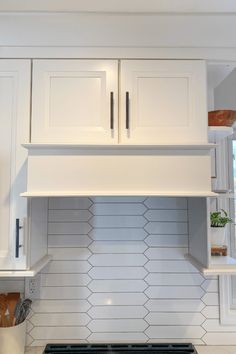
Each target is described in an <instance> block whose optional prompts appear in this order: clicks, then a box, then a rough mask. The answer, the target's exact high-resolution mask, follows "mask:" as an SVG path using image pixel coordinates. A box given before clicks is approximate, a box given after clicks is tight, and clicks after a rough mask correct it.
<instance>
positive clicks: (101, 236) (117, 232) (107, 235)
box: [88, 227, 148, 241]
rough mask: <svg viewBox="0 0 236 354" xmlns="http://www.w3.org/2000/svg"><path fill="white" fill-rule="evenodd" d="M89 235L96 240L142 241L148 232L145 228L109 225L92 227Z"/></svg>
mask: <svg viewBox="0 0 236 354" xmlns="http://www.w3.org/2000/svg"><path fill="white" fill-rule="evenodd" d="M88 235H89V237H91V239H93V240H96V241H141V240H144V239H145V238H146V237H147V235H148V233H147V232H146V231H145V230H144V229H143V228H132V227H128V228H125V227H120V228H112V227H109V228H99V229H92V230H91V231H90V232H89V234H88Z"/></svg>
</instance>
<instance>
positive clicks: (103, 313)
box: [88, 305, 148, 318]
mask: <svg viewBox="0 0 236 354" xmlns="http://www.w3.org/2000/svg"><path fill="white" fill-rule="evenodd" d="M147 313H148V311H147V309H145V307H143V306H134V305H131V306H93V307H91V308H90V309H89V311H88V314H89V316H90V317H92V318H144V317H145V316H146V314H147Z"/></svg>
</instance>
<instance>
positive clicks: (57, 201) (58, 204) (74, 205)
mask: <svg viewBox="0 0 236 354" xmlns="http://www.w3.org/2000/svg"><path fill="white" fill-rule="evenodd" d="M91 205H92V202H91V200H89V198H85V197H77V198H73V197H71V198H49V209H88V208H89V207H90V206H91Z"/></svg>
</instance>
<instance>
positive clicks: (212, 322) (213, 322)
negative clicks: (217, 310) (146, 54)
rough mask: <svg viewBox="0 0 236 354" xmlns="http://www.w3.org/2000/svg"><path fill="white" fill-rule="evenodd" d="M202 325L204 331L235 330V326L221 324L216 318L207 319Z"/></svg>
mask: <svg viewBox="0 0 236 354" xmlns="http://www.w3.org/2000/svg"><path fill="white" fill-rule="evenodd" d="M202 327H203V328H204V329H205V330H206V332H236V326H231V325H230V326H222V325H221V324H220V322H219V320H218V319H207V320H206V321H205V322H204V323H203V325H202Z"/></svg>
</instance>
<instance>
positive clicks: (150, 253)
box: [144, 247, 188, 260]
mask: <svg viewBox="0 0 236 354" xmlns="http://www.w3.org/2000/svg"><path fill="white" fill-rule="evenodd" d="M187 252H188V249H187V247H184V248H183V247H182V248H181V247H175V248H174V247H173V248H171V247H166V248H165V247H152V248H148V249H147V250H146V252H144V254H145V256H146V257H147V258H148V259H150V260H158V259H163V260H165V259H171V260H179V259H185V257H184V256H185V254H186V253H187Z"/></svg>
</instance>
